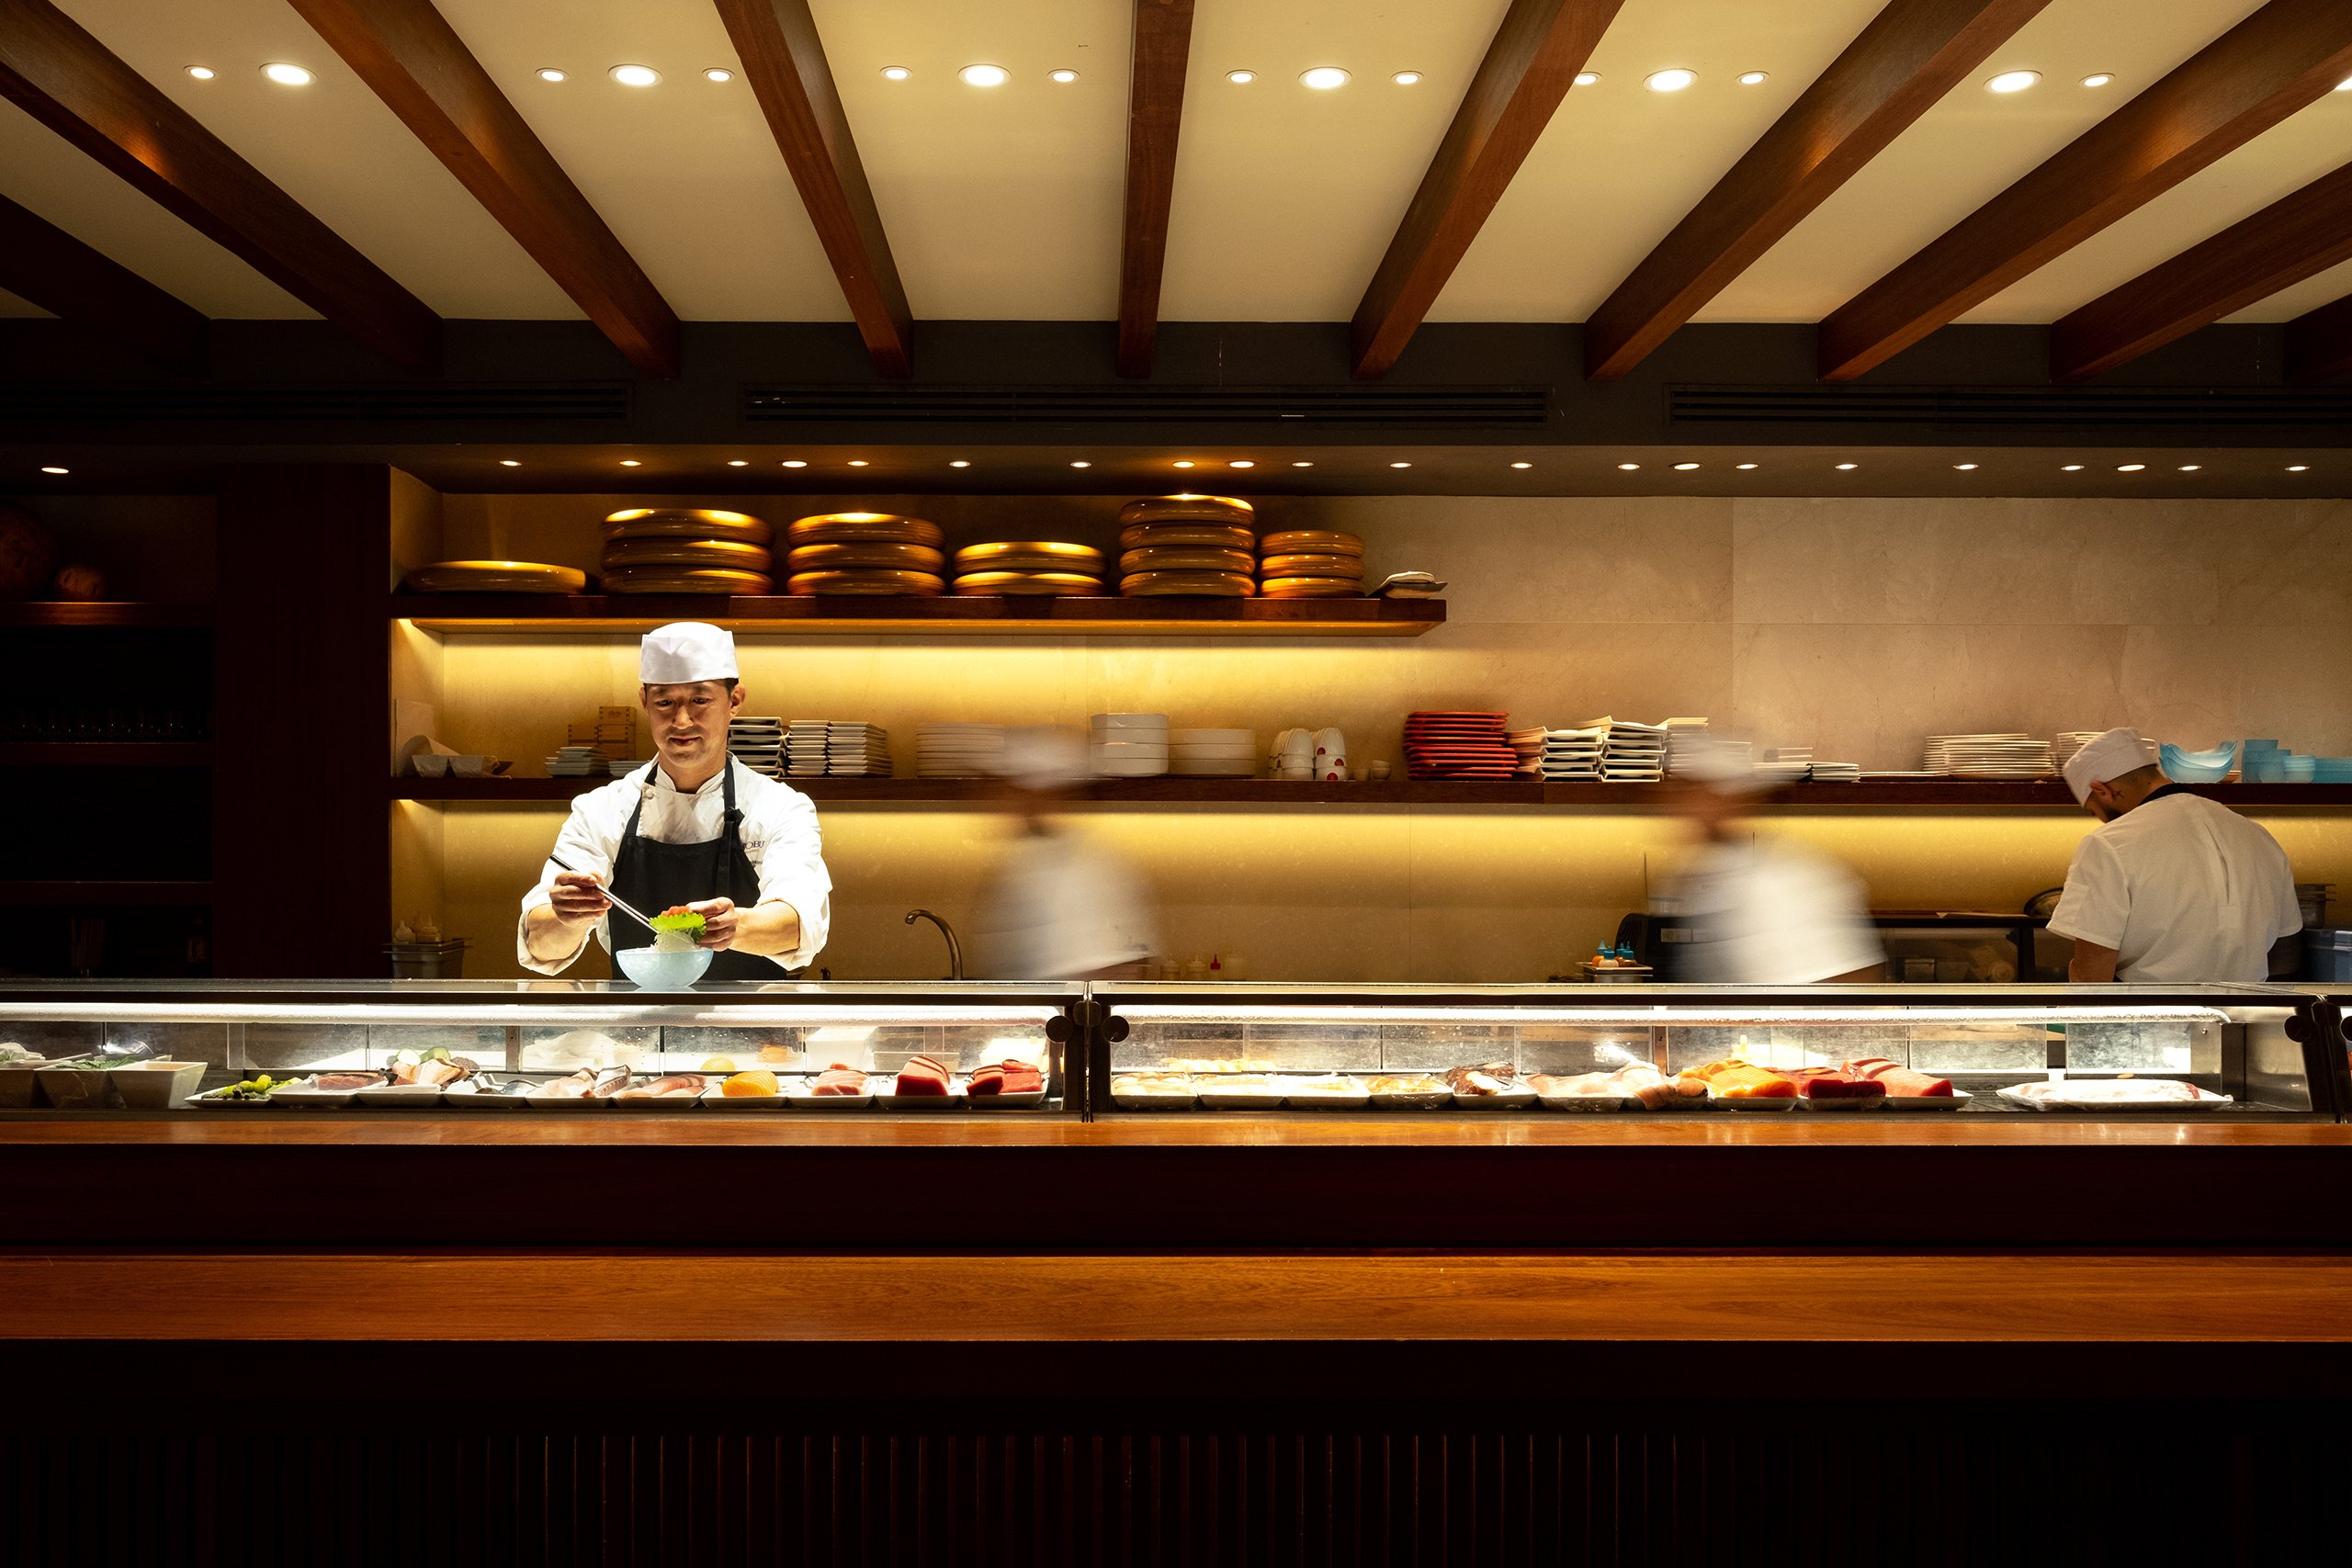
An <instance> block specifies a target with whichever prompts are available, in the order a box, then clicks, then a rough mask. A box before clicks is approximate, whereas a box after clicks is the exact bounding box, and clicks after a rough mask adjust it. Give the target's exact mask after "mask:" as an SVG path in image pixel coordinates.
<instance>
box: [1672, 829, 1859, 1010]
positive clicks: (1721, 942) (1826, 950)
mask: <svg viewBox="0 0 2352 1568" xmlns="http://www.w3.org/2000/svg"><path fill="white" fill-rule="evenodd" d="M1678 897H1679V902H1680V906H1681V908H1682V910H1683V912H1684V913H1685V914H1687V915H1688V916H1690V917H1691V922H1692V926H1693V929H1694V933H1695V936H1696V938H1697V940H1695V941H1693V942H1691V946H1690V949H1689V951H1688V952H1687V953H1686V954H1685V956H1684V958H1683V960H1682V962H1683V965H1684V967H1685V969H1686V970H1687V972H1688V977H1689V978H1690V979H1691V980H1694V981H1700V982H1708V983H1713V984H1718V985H1735V986H1809V985H1812V984H1814V983H1815V982H1817V981H1821V980H1826V979H1829V978H1831V977H1833V976H1838V975H1850V974H1852V973H1853V972H1854V971H1855V970H1857V969H1868V968H1870V967H1871V965H1872V964H1883V963H1884V962H1886V950H1885V949H1884V948H1883V947H1882V946H1881V945H1880V944H1879V940H1878V933H1877V932H1876V931H1873V930H1871V924H1870V919H1869V916H1868V914H1867V909H1868V908H1869V906H1868V902H1867V900H1866V899H1865V897H1864V896H1863V889H1862V885H1861V883H1860V881H1858V880H1857V879H1856V878H1855V877H1854V875H1853V874H1852V873H1850V872H1849V871H1848V870H1847V869H1846V868H1845V867H1844V866H1842V865H1839V864H1838V863H1837V862H1835V861H1832V860H1828V859H1826V858H1824V857H1823V856H1820V855H1816V854H1814V853H1812V852H1810V851H1807V850H1803V849H1799V848H1797V847H1796V846H1794V845H1792V844H1783V843H1776V842H1774V841H1773V840H1770V839H1764V840H1755V841H1752V842H1748V843H1728V844H1710V845H1708V846H1707V847H1706V848H1704V849H1702V850H1701V851H1700V852H1699V853H1698V855H1697V856H1696V857H1694V858H1693V860H1692V861H1691V864H1690V865H1689V867H1688V868H1687V869H1686V870H1685V871H1684V873H1683V874H1682V878H1681V881H1680V885H1679V889H1678Z"/></svg>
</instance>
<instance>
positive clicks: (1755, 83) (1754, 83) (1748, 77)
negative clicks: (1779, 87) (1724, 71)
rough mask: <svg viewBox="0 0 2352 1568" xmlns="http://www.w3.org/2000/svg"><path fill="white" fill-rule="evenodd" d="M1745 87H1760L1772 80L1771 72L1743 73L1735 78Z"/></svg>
mask: <svg viewBox="0 0 2352 1568" xmlns="http://www.w3.org/2000/svg"><path fill="white" fill-rule="evenodd" d="M1735 79H1736V81H1737V82H1738V83H1739V85H1741V86H1743V87H1760V86H1762V85H1764V84H1765V83H1767V82H1769V81H1770V80H1771V79H1772V73H1770V71H1743V72H1741V73H1739V75H1738V76H1737V77H1736V78H1735Z"/></svg>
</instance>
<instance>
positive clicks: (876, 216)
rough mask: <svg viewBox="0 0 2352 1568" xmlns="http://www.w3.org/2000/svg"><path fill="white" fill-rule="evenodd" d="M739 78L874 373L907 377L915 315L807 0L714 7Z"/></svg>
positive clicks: (721, 1)
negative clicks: (771, 137)
mask: <svg viewBox="0 0 2352 1568" xmlns="http://www.w3.org/2000/svg"><path fill="white" fill-rule="evenodd" d="M717 5H718V15H719V19H720V20H722V21H723V22H725V23H726V24H727V35H728V37H729V38H731V39H734V40H735V53H736V55H737V57H738V58H740V59H741V61H742V62H743V76H744V79H745V80H746V81H747V82H749V83H750V84H751V86H752V96H755V97H756V98H758V99H759V102H760V112H761V113H763V114H764V115H765V116H767V121H768V130H770V131H772V132H774V133H775V145H776V150H777V151H778V152H782V153H783V154H784V164H785V167H786V169H788V170H789V171H791V174H792V183H793V184H794V185H795V186H798V187H799V189H800V202H801V205H802V206H804V207H806V208H807V209H809V221H810V222H811V223H813V224H815V225H816V228H817V238H818V241H819V242H820V243H822V244H823V246H824V247H825V254H826V256H827V258H828V259H830V260H831V262H832V264H833V276H835V277H837V278H839V279H840V280H841V286H842V295H843V296H845V297H846V298H847V299H848V300H849V309H850V314H851V315H852V316H854V318H856V321H857V331H858V335H859V336H861V337H863V338H864V339H865V351H866V353H867V354H869V355H872V356H873V359H874V365H875V367H876V369H878V370H880V371H881V372H882V374H883V375H885V376H888V377H892V378H906V377H909V376H911V375H913V374H914V316H913V314H912V312H911V311H910V310H908V308H907V291H906V289H905V288H904V287H903V286H902V285H901V284H900V283H899V265H898V263H897V262H895V261H893V260H892V259H891V257H890V241H889V238H888V236H887V235H886V234H884V233H883V231H882V216H881V214H880V212H879V211H877V210H876V208H875V205H874V190H873V187H872V186H868V185H867V184H866V182H865V164H862V163H860V162H859V161H858V156H857V142H856V140H855V139H854V137H852V136H851V135H850V130H849V116H848V115H847V114H846V113H844V112H843V110H842V98H841V92H840V90H839V88H837V87H836V86H835V85H834V84H833V73H832V68H831V66H829V65H827V64H826V63H825V46H824V43H823V41H822V40H821V39H819V38H818V36H817V19H816V18H815V17H813V16H811V15H810V14H809V0H717Z"/></svg>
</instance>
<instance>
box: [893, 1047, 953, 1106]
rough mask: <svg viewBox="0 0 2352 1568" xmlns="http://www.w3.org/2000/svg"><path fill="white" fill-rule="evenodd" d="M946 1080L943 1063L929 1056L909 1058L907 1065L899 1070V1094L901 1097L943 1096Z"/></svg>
mask: <svg viewBox="0 0 2352 1568" xmlns="http://www.w3.org/2000/svg"><path fill="white" fill-rule="evenodd" d="M947 1079H948V1072H947V1065H946V1064H945V1063H944V1062H941V1061H938V1060H937V1059H935V1058H933V1057H930V1056H910V1057H908V1058H907V1065H906V1066H903V1067H900V1068H899V1093H900V1094H903V1095H917V1094H926V1095H934V1096H936V1095H944V1094H945V1093H946V1092H947Z"/></svg>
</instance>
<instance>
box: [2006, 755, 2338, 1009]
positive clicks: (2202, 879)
mask: <svg viewBox="0 0 2352 1568" xmlns="http://www.w3.org/2000/svg"><path fill="white" fill-rule="evenodd" d="M2065 773H2066V785H2067V787H2068V788H2069V789H2072V790H2073V791H2074V792H2075V799H2076V800H2078V801H2080V802H2081V803H2082V805H2083V808H2084V809H2085V810H2086V811H2088V812H2089V813H2090V814H2091V815H2092V816H2094V817H2096V818H2098V819H2099V821H2100V823H2101V824H2103V825H2102V826H2101V827H2099V828H2098V829H2095V830H2094V831H2093V832H2092V833H2091V834H2090V835H2089V836H2088V837H2087V838H2086V839H2084V840H2083V841H2082V842H2081V843H2080V844H2078V845H2076V846H2075V863H2074V864H2073V865H2071V866H2070V867H2068V868H2067V871H2066V887H2065V891H2064V893H2063V894H2062V895H2061V896H2060V897H2059V899H2058V907H2057V908H2055V909H2053V910H2052V911H2051V913H2050V929H2051V931H2053V932H2055V933H2057V934H2058V935H2060V936H2064V937H2071V938H2072V939H2074V943H2075V958H2074V962H2073V963H2072V964H2069V965H2067V969H2066V977H2067V978H2068V979H2070V980H2076V981H2096V980H2131V981H2137V982H2140V983H2143V984H2146V983H2151V982H2161V981H2168V980H2170V981H2199V980H2267V979H2268V978H2269V977H2270V948H2271V944H2272V943H2274V942H2278V940H2279V939H2280V938H2281V937H2287V936H2292V935H2293V934H2294V933H2296V932H2297V931H2301V930H2302V929H2303V912H2302V908H2301V905H2299V904H2298V903H2297V902H2296V899H2295V874H2294V870H2293V868H2292V867H2291V866H2290V864H2289V863H2288V861H2287V852H2286V851H2285V850H2282V849H2280V848H2279V847H2278V840H2276V839H2274V838H2272V837H2271V836H2270V835H2269V833H2268V832H2267V831H2266V830H2265V829H2263V828H2262V826H2261V825H2260V824H2259V823H2256V822H2249V821H2247V820H2246V819H2245V818H2243V817H2241V816H2239V815H2238V814H2237V813H2236V812H2234V811H2233V810H2231V809H2230V808H2229V807H2226V806H2222V805H2220V804H2219V803H2217V802H2214V801H2211V800H2208V799H2206V798H2205V797H2204V796H2203V795H2198V794H2195V793H2193V792H2191V791H2189V790H2188V789H2185V788H2183V787H2182V786H2181V785H2179V784H2173V783H2171V782H2169V781H2167V780H2166V779H2165V775H2164V770H2163V769H2162V768H2161V767H2159V766H2158V765H2157V763H2156V749H2155V748H2154V747H2153V746H2151V745H2150V744H2149V743H2148V742H2147V741H2146V740H2145V739H2142V737H2141V735H2140V732H2139V731H2137V730H2135V729H2110V730H2109V731H2108V732H2107V733H2106V734H2104V735H2102V736H2100V737H2099V738H2098V739H2096V740H2094V741H2092V742H2091V743H2090V744H2088V745H2087V746H2085V747H2084V748H2083V749H2082V750H2079V751H2077V752H2075V754H2074V755H2073V756H2072V757H2070V758H2068V759H2067V761H2066V767H2065Z"/></svg>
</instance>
